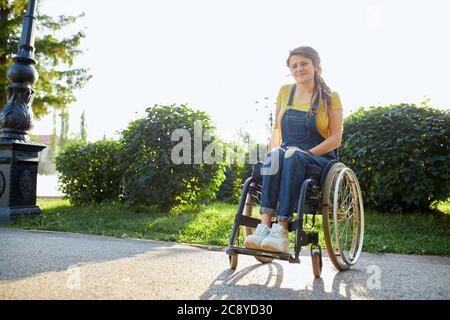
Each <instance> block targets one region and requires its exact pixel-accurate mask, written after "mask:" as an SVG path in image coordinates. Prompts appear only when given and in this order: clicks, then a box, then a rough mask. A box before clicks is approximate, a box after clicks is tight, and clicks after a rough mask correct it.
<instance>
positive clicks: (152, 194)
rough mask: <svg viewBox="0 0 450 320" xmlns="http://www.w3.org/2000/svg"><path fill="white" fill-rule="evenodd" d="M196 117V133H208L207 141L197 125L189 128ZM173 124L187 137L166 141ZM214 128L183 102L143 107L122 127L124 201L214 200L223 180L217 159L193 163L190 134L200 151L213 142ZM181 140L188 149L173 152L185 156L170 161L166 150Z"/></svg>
mask: <svg viewBox="0 0 450 320" xmlns="http://www.w3.org/2000/svg"><path fill="white" fill-rule="evenodd" d="M196 122H197V123H201V132H202V135H203V134H206V133H207V132H208V131H210V132H211V133H212V134H211V139H210V140H209V141H207V140H206V139H202V137H201V136H198V130H197V131H194V128H195V123H196ZM176 129H182V130H185V132H188V135H189V136H190V137H191V138H192V139H189V140H187V141H186V140H185V139H181V141H180V140H176V141H172V134H173V133H174V131H175V130H176ZM214 129H215V128H214V127H213V125H212V124H211V120H210V118H209V117H208V116H207V115H206V114H205V113H204V112H200V111H194V110H192V109H190V108H188V107H187V106H186V105H181V106H178V107H176V106H175V105H171V106H160V105H154V106H153V107H150V108H147V110H146V116H145V117H144V118H142V119H139V120H136V121H133V122H131V123H130V124H129V126H128V128H127V129H126V130H124V131H123V132H122V135H123V137H122V143H123V150H122V165H121V172H123V178H122V184H123V187H124V197H125V200H126V201H128V202H130V203H131V204H144V205H153V204H156V205H158V206H159V207H160V208H161V209H163V210H165V209H168V208H171V207H173V206H175V205H178V204H190V205H196V204H200V203H207V202H208V201H209V200H212V199H214V198H215V195H216V192H217V191H218V189H219V186H220V185H221V184H222V182H223V180H224V179H225V175H224V171H225V164H224V163H223V158H222V161H220V162H219V163H212V164H208V163H205V162H204V161H200V163H198V161H195V156H194V153H195V150H196V148H195V145H194V135H195V134H196V135H197V137H196V141H197V142H198V143H200V146H201V150H205V148H206V147H207V146H209V145H211V144H212V143H213V142H217V143H219V140H218V138H217V137H216V136H215V135H214ZM181 142H183V143H186V145H187V146H190V148H191V150H190V151H191V152H187V151H186V150H184V151H183V152H180V153H179V154H180V155H183V156H184V157H186V158H187V159H188V160H189V161H188V163H185V162H184V163H181V164H176V163H174V162H173V160H172V153H173V152H172V151H173V148H174V147H175V146H177V145H179V144H180V143H181ZM197 146H198V145H197ZM201 153H202V152H201ZM214 154H215V153H214ZM197 155H200V156H201V154H198V153H197Z"/></svg>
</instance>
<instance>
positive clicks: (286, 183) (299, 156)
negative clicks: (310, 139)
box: [278, 150, 312, 227]
mask: <svg viewBox="0 0 450 320" xmlns="http://www.w3.org/2000/svg"><path fill="white" fill-rule="evenodd" d="M308 163H312V161H311V157H310V156H309V155H307V154H305V153H303V152H301V151H298V150H292V151H290V150H289V151H287V152H286V154H285V157H284V162H283V172H282V173H281V182H280V210H279V212H278V221H279V223H280V222H281V223H280V224H281V225H282V226H284V227H287V225H288V223H289V222H291V221H292V213H293V212H295V211H296V206H297V205H298V198H299V195H300V188H301V185H302V183H303V181H304V180H305V174H306V165H307V164H308Z"/></svg>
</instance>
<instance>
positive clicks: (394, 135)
mask: <svg viewBox="0 0 450 320" xmlns="http://www.w3.org/2000/svg"><path fill="white" fill-rule="evenodd" d="M449 138H450V113H449V110H447V111H441V110H437V109H433V108H430V107H427V106H416V105H414V104H400V105H391V106H388V107H372V108H370V109H368V110H363V109H362V108H361V109H359V110H358V111H357V112H355V113H354V114H352V115H350V116H349V117H348V118H346V120H345V122H344V135H343V141H344V143H343V146H342V148H341V157H340V160H341V161H342V162H343V163H345V164H347V165H348V166H349V167H350V168H351V169H353V170H354V171H355V173H356V175H357V177H358V180H359V182H360V184H361V189H362V192H363V196H364V203H365V205H366V206H368V207H371V208H374V209H377V210H381V211H393V212H403V211H415V210H421V211H427V210H428V208H429V206H430V204H431V203H433V202H434V201H440V200H446V199H448V198H449V196H450V183H449V179H450V166H449V163H450V139H449Z"/></svg>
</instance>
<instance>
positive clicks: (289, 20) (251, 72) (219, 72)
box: [32, 0, 450, 141]
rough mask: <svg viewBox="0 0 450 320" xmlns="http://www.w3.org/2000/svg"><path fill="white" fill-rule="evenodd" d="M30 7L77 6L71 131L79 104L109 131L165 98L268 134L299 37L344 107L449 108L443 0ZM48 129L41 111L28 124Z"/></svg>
mask: <svg viewBox="0 0 450 320" xmlns="http://www.w3.org/2000/svg"><path fill="white" fill-rule="evenodd" d="M39 6H40V10H43V11H45V12H46V13H47V14H50V15H59V14H77V13H80V12H82V11H84V12H85V14H86V16H85V17H84V18H82V19H80V23H79V26H78V27H77V28H80V27H85V28H86V39H84V41H83V44H82V46H83V49H84V50H85V53H84V55H83V56H81V57H80V58H79V59H78V60H77V64H78V65H79V66H84V67H87V68H89V69H90V74H92V75H93V78H92V79H91V80H90V81H89V83H88V84H87V85H86V87H85V88H84V89H83V90H80V91H78V92H77V97H78V101H77V102H76V103H74V104H73V105H71V106H70V107H69V111H70V123H69V124H70V128H69V130H70V132H73V133H79V130H80V129H79V126H80V116H81V113H82V111H83V110H85V111H86V118H87V125H88V129H87V132H88V139H89V140H90V141H95V140H98V139H101V138H102V137H103V135H106V137H108V138H117V137H118V136H117V135H116V134H115V133H116V132H117V131H120V130H122V129H124V128H126V127H127V124H128V123H129V122H130V121H132V120H134V119H137V118H139V117H142V116H143V115H144V110H145V108H146V107H148V106H151V105H153V104H166V105H167V104H173V103H177V104H181V103H188V105H189V106H190V107H192V108H195V109H199V110H203V111H206V112H207V113H208V114H209V115H210V116H211V117H212V120H213V121H214V123H215V124H216V126H217V127H218V129H219V131H218V134H219V135H220V136H221V137H223V138H225V139H230V138H232V136H233V134H234V133H235V132H236V131H237V130H238V129H239V128H240V127H245V129H246V130H247V131H249V132H251V133H252V134H253V135H254V136H255V137H257V138H259V139H261V140H265V138H266V136H267V135H268V133H267V131H266V129H265V124H266V122H267V120H266V119H267V115H268V112H269V109H270V110H273V109H274V108H275V105H274V103H275V99H276V96H277V94H278V90H279V88H280V87H281V85H283V84H285V83H292V82H293V79H292V78H291V77H290V76H289V70H288V69H287V67H286V65H285V60H286V58H287V54H288V51H289V49H294V48H295V47H298V46H301V45H309V46H312V47H313V48H315V49H316V50H317V51H318V52H319V54H320V56H321V59H322V66H323V78H324V79H325V81H326V82H327V84H328V85H329V86H330V87H331V88H332V90H334V91H337V92H338V93H339V95H340V97H341V101H342V103H343V105H344V110H345V111H344V115H348V114H350V113H351V112H352V111H355V110H356V108H357V107H359V106H365V107H368V106H371V105H378V104H382V105H388V104H395V103H400V102H413V103H420V102H421V101H423V100H424V97H429V98H431V101H430V104H431V106H433V107H436V108H442V109H447V108H449V107H450V94H449V91H448V83H449V81H448V76H449V75H450V63H449V61H448V59H450V45H449V43H448V41H447V38H448V32H449V31H450V19H448V13H449V12H450V2H449V1H446V0H442V1H439V0H434V1H433V0H429V1H412V0H404V1H403V0H396V1H393V0H390V1H375V0H354V1H300V0H297V1H288V0H277V1H274V0H272V1H264V0H220V1H219V0H189V1H185V0H154V1H144V0H127V1H123V0H121V1H119V0H109V1H99V0H96V1H92V0H65V1H60V0H45V1H40V3H39ZM77 28H75V29H74V30H72V32H74V31H75V30H77ZM265 97H268V98H269V99H267V100H264V98H265ZM255 101H260V102H261V103H259V104H256V103H255ZM258 106H259V109H258V111H256V108H257V107H258ZM264 106H267V109H265V108H264ZM51 130H52V121H51V117H45V118H44V119H43V120H41V121H39V122H38V121H35V129H34V130H33V132H32V133H33V134H50V133H51ZM58 130H59V129H58Z"/></svg>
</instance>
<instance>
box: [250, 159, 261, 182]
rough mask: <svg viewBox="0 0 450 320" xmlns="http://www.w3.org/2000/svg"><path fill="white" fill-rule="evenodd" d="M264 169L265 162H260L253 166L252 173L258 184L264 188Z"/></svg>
mask: <svg viewBox="0 0 450 320" xmlns="http://www.w3.org/2000/svg"><path fill="white" fill-rule="evenodd" d="M262 167H263V162H262V161H258V162H257V163H255V165H254V166H253V171H252V177H253V178H254V179H255V180H256V183H257V184H258V185H260V186H262V180H263V178H262V174H261V171H262Z"/></svg>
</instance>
